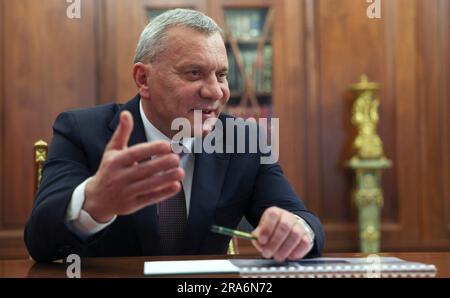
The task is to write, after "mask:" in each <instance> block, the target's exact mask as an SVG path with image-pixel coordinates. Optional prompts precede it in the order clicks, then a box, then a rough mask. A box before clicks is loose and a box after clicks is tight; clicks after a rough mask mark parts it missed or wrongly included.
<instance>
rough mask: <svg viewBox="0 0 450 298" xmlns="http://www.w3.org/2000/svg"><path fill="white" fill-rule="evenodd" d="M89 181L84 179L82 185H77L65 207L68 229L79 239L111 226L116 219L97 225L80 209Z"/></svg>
mask: <svg viewBox="0 0 450 298" xmlns="http://www.w3.org/2000/svg"><path fill="white" fill-rule="evenodd" d="M90 179H91V178H88V179H86V180H85V181H84V182H83V183H81V184H80V185H78V186H77V188H75V190H74V191H73V194H72V199H71V200H70V203H69V206H68V207H67V214H66V219H67V223H68V225H69V228H71V230H72V231H73V232H74V233H76V234H77V235H79V236H80V237H88V236H92V235H94V234H96V233H98V232H100V231H101V230H103V229H104V228H106V227H107V226H109V225H110V224H112V223H113V222H114V220H115V219H116V218H117V216H114V217H113V218H112V219H111V220H110V221H108V222H106V223H98V222H97V221H95V220H94V219H93V218H92V216H91V215H90V214H89V213H88V212H86V211H85V210H83V209H82V207H83V204H84V199H85V197H84V191H85V188H86V183H87V182H88V181H89V180H90Z"/></svg>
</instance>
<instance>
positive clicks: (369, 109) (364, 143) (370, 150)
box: [348, 75, 391, 253]
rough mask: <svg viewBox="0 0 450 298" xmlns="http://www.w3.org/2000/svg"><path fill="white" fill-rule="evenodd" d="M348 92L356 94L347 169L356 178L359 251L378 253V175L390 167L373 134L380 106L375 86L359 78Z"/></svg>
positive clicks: (362, 77) (377, 137)
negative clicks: (354, 134) (355, 131)
mask: <svg viewBox="0 0 450 298" xmlns="http://www.w3.org/2000/svg"><path fill="white" fill-rule="evenodd" d="M351 88H352V90H353V91H355V92H356V93H357V94H358V97H357V99H356V101H355V103H354V105H353V115H352V122H353V124H355V125H356V126H357V128H358V135H357V137H356V139H355V141H354V142H353V149H354V155H353V157H352V158H351V160H350V161H349V162H348V166H349V167H351V168H352V169H354V170H355V174H356V186H355V189H354V191H353V200H354V202H355V203H356V206H357V207H358V213H359V215H358V216H359V237H360V245H361V251H362V252H364V253H375V252H378V251H379V250H380V209H381V207H382V206H383V190H382V189H381V186H380V180H381V171H382V169H385V168H389V167H391V161H390V160H388V159H386V157H385V156H384V152H383V143H382V141H381V139H380V137H379V136H378V134H377V131H376V128H377V124H378V121H379V117H378V106H379V104H380V102H379V100H378V98H376V97H375V96H374V93H375V91H376V90H378V89H379V84H377V83H373V82H369V81H368V78H367V76H366V75H363V76H361V81H360V82H359V83H357V84H354V85H352V86H351Z"/></svg>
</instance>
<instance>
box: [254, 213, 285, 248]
mask: <svg viewBox="0 0 450 298" xmlns="http://www.w3.org/2000/svg"><path fill="white" fill-rule="evenodd" d="M280 216H281V210H279V209H277V208H269V209H267V210H266V211H265V212H264V214H263V216H262V217H261V220H260V222H259V225H258V228H259V229H258V231H259V235H257V237H258V242H259V244H261V245H262V246H264V245H265V244H266V243H267V242H268V241H269V239H270V237H271V236H272V233H273V231H274V230H275V227H276V226H277V224H278V221H279V220H280Z"/></svg>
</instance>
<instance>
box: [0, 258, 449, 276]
mask: <svg viewBox="0 0 450 298" xmlns="http://www.w3.org/2000/svg"><path fill="white" fill-rule="evenodd" d="M380 255H381V256H394V257H399V258H402V259H404V260H408V261H416V262H422V263H427V264H434V265H436V268H437V277H446V278H449V277H450V253H392V254H388V253H383V254H380ZM324 256H326V257H362V256H364V255H362V254H350V253H335V254H329V253H328V254H324ZM231 257H234V258H239V257H241V258H251V257H256V256H246V255H241V256H226V255H225V256H224V255H221V256H189V257H122V258H91V259H82V260H81V277H144V275H143V270H144V269H143V268H144V262H145V261H156V260H170V259H172V260H173V259H178V260H183V259H186V260H188V259H208V258H209V259H229V258H231ZM66 269H67V266H66V265H64V264H62V263H51V264H38V263H35V262H34V261H32V260H3V261H0V277H62V278H64V277H66ZM222 276H223V275H222ZM210 277H211V276H210ZM226 277H231V278H232V277H238V276H236V275H227V276H226Z"/></svg>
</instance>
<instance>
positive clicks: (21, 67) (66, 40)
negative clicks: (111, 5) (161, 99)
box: [1, 0, 97, 256]
mask: <svg viewBox="0 0 450 298" xmlns="http://www.w3.org/2000/svg"><path fill="white" fill-rule="evenodd" d="M2 5H3V11H4V14H3V17H2V20H1V21H2V22H3V24H2V30H3V36H1V38H2V41H1V45H2V47H3V57H4V59H2V61H3V65H2V70H3V74H4V77H3V79H2V80H1V81H2V83H3V87H4V90H3V92H2V94H3V96H2V100H1V102H2V105H3V111H2V114H1V115H2V116H1V119H2V121H4V124H5V126H4V127H3V129H2V132H3V133H2V147H3V156H4V157H5V158H4V161H3V165H2V169H3V171H4V173H2V174H4V175H2V180H3V187H2V191H3V192H2V197H1V202H2V214H1V223H2V228H3V231H2V235H3V236H2V238H4V239H6V238H8V239H9V240H8V241H6V240H5V242H4V243H11V244H17V243H20V244H21V246H16V247H12V249H10V250H7V249H6V248H5V247H2V251H4V252H5V253H6V252H8V254H9V253H11V254H12V256H14V255H16V256H17V255H23V252H24V250H23V240H22V233H16V232H10V231H16V230H17V229H19V230H21V229H22V228H23V225H24V223H25V221H26V219H27V217H28V216H29V214H30V212H31V206H32V202H33V194H34V190H33V177H34V175H33V171H34V167H33V158H34V157H33V143H34V141H35V140H37V139H38V138H44V139H46V140H47V141H49V140H51V133H52V131H51V127H52V123H53V121H54V120H55V118H56V116H57V114H59V113H60V112H62V111H64V110H67V109H71V108H75V107H87V106H93V105H95V104H96V102H97V100H96V93H97V92H96V87H97V79H96V72H97V71H96V68H97V67H96V62H97V61H96V38H95V37H96V35H95V26H94V15H95V2H94V1H83V2H82V4H81V5H82V7H81V8H82V9H81V19H69V18H68V17H67V15H66V9H67V7H68V5H69V4H68V3H66V2H65V1H59V0H48V1H38V2H37V1H33V0H23V1H2ZM5 41H6V42H5ZM11 254H9V256H11Z"/></svg>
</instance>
